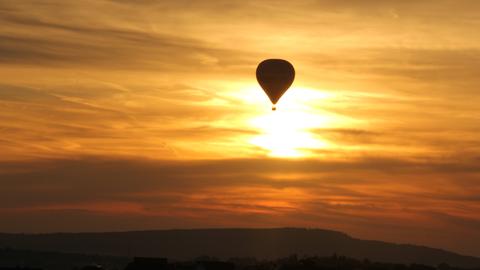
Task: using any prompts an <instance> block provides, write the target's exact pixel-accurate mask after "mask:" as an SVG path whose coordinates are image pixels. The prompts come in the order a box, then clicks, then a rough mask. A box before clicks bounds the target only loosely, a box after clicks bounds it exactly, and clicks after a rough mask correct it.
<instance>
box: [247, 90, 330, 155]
mask: <svg viewBox="0 0 480 270" xmlns="http://www.w3.org/2000/svg"><path fill="white" fill-rule="evenodd" d="M289 91H291V93H288V92H287V94H285V96H284V97H283V98H282V100H281V102H279V104H278V109H277V110H276V111H266V112H264V113H263V114H261V115H259V116H257V117H254V118H252V119H251V120H250V125H251V126H253V127H254V128H255V129H257V130H259V131H260V134H259V135H258V136H256V137H254V138H252V139H251V140H250V143H251V144H253V145H255V146H257V147H260V148H262V149H264V150H266V151H267V152H268V155H269V156H272V157H287V158H300V157H308V156H309V155H312V154H314V152H315V150H319V149H324V148H327V147H328V143H327V142H326V141H323V140H322V139H321V138H320V137H319V136H318V135H317V134H315V129H319V128H325V127H327V126H328V125H329V121H330V119H329V118H328V116H326V115H322V114H320V113H319V112H318V111H317V110H315V108H314V107H312V106H311V104H310V103H311V102H312V101H316V102H314V103H315V104H319V102H321V101H322V100H324V99H325V98H327V95H326V94H324V93H322V92H320V91H317V90H313V89H307V88H293V89H290V90H289Z"/></svg>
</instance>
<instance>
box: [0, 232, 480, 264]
mask: <svg viewBox="0 0 480 270" xmlns="http://www.w3.org/2000/svg"><path fill="white" fill-rule="evenodd" d="M1 247H11V248H17V249H30V250H43V251H58V252H71V253H85V254H106V255H115V256H151V257H156V256H158V257H167V258H171V259H192V258H195V257H199V256H203V255H206V256H212V257H217V258H220V259H226V258H231V257H256V258H278V257H284V256H288V255H291V254H298V255H318V256H330V255H332V254H334V253H336V254H339V255H345V256H348V257H353V258H358V259H364V258H368V259H370V260H374V261H381V262H392V263H406V264H410V263H420V264H426V265H432V266H436V265H438V264H440V263H447V264H449V265H451V266H457V267H465V268H478V267H480V258H476V257H471V256H463V255H459V254H456V253H452V252H448V251H444V250H440V249H434V248H429V247H423V246H415V245H399V244H392V243H386V242H380V241H370V240H360V239H355V238H352V237H350V236H348V235H347V234H344V233H341V232H336V231H329V230H320V229H299V228H278V229H192V230H158V231H132V232H104V233H53V234H1V233H0V248H1Z"/></svg>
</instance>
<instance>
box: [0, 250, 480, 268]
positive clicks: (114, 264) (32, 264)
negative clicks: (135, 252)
mask: <svg viewBox="0 0 480 270" xmlns="http://www.w3.org/2000/svg"><path fill="white" fill-rule="evenodd" d="M9 255H10V256H9ZM40 257H41V258H43V259H44V260H49V259H50V260H54V261H49V262H48V263H46V262H45V261H43V263H42V260H40ZM86 262H90V263H88V264H86ZM82 263H83V265H79V264H82ZM60 269H64V270H480V267H478V268H470V269H468V268H459V267H454V266H450V265H448V264H445V263H442V264H439V265H437V266H429V265H423V264H416V263H412V264H400V263H386V262H373V261H370V260H369V259H363V260H359V259H355V258H349V257H346V256H341V255H337V254H334V255H332V256H328V257H319V256H297V255H291V256H288V257H284V258H279V259H270V260H266V259H262V260H259V259H256V258H231V259H229V260H224V261H222V260H219V259H216V258H213V257H208V256H204V257H199V258H196V259H193V260H188V261H173V260H172V261H169V260H168V259H167V258H154V257H152V258H150V257H135V258H133V260H131V259H128V258H123V257H113V256H100V255H82V254H67V253H55V252H33V251H13V250H11V249H0V270H60Z"/></svg>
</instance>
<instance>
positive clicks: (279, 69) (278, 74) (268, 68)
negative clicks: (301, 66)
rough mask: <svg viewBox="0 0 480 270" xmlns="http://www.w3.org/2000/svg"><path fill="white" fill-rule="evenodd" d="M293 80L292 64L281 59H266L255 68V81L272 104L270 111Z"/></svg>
mask: <svg viewBox="0 0 480 270" xmlns="http://www.w3.org/2000/svg"><path fill="white" fill-rule="evenodd" d="M294 79H295V69H294V68H293V66H292V64H290V63H289V62H288V61H286V60H283V59H267V60H264V61H262V62H261V63H260V64H259V65H258V67H257V81H258V83H259V84H260V86H261V87H262V88H263V91H265V93H266V94H267V96H268V98H270V101H271V102H272V104H273V106H272V110H273V111H274V110H276V107H275V105H276V104H277V102H278V100H279V99H280V98H281V97H282V95H283V94H285V92H286V91H287V90H288V88H289V87H290V86H291V85H292V83H293V80H294Z"/></svg>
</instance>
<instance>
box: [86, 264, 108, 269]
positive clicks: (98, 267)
mask: <svg viewBox="0 0 480 270" xmlns="http://www.w3.org/2000/svg"><path fill="white" fill-rule="evenodd" d="M82 270H103V266H101V265H99V264H92V265H87V266H84V267H82Z"/></svg>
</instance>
